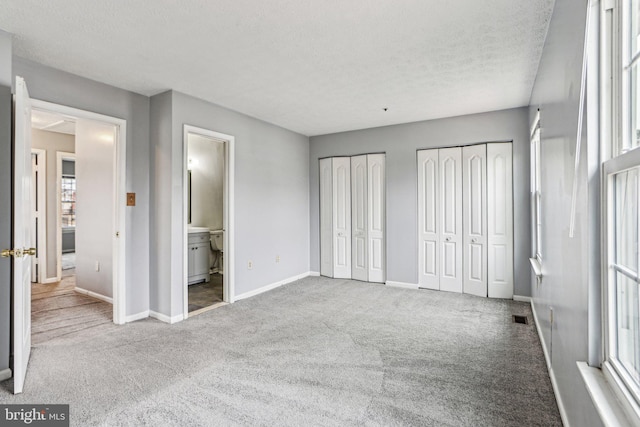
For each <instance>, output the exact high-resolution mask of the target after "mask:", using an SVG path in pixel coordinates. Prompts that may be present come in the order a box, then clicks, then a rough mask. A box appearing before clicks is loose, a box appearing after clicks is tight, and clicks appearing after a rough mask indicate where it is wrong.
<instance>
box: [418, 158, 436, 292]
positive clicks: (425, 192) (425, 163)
mask: <svg viewBox="0 0 640 427" xmlns="http://www.w3.org/2000/svg"><path fill="white" fill-rule="evenodd" d="M438 165H439V162H438V150H437V149H436V150H420V151H418V242H419V243H418V264H419V271H418V286H419V287H421V288H427V289H440V263H439V262H440V256H439V255H440V251H439V248H440V235H439V227H438V225H439V220H438V205H439V197H438V196H439V187H438Z"/></svg>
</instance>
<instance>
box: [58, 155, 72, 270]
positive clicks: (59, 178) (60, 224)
mask: <svg viewBox="0 0 640 427" xmlns="http://www.w3.org/2000/svg"><path fill="white" fill-rule="evenodd" d="M63 160H73V161H74V162H75V160H76V153H69V152H67V151H58V152H56V280H57V281H60V280H62V161H63Z"/></svg>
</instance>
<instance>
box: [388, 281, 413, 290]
mask: <svg viewBox="0 0 640 427" xmlns="http://www.w3.org/2000/svg"><path fill="white" fill-rule="evenodd" d="M385 285H387V286H392V287H394V288H404V289H420V287H419V286H418V284H417V283H406V282H394V281H392V280H387V281H386V282H385Z"/></svg>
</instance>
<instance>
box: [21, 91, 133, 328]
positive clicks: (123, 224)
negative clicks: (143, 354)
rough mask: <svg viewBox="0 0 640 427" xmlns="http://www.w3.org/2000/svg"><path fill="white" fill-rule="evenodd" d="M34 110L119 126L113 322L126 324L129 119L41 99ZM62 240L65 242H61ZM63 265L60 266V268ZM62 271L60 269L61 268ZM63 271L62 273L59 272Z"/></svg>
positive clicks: (115, 191)
mask: <svg viewBox="0 0 640 427" xmlns="http://www.w3.org/2000/svg"><path fill="white" fill-rule="evenodd" d="M32 105H33V109H34V110H40V111H46V112H49V113H54V114H59V115H62V116H67V117H69V118H71V119H87V120H95V121H99V122H103V123H108V124H112V125H114V126H115V127H116V138H115V141H114V148H115V150H114V179H115V185H114V193H113V195H112V197H113V200H114V204H113V210H114V211H113V218H114V223H113V238H112V243H113V244H112V258H113V273H112V275H113V323H115V324H118V325H122V324H124V323H125V322H126V290H127V282H126V280H127V279H126V260H127V247H126V241H127V233H126V231H127V217H126V206H127V193H126V172H127V121H126V120H124V119H119V118H116V117H111V116H106V115H103V114H98V113H93V112H90V111H85V110H80V109H77V108H73V107H67V106H64V105H59V104H54V103H51V102H47V101H41V100H37V99H33V100H32ZM58 205H59V204H58ZM60 243H61V242H60ZM58 268H60V267H58ZM58 271H60V270H58ZM59 274H60V273H59Z"/></svg>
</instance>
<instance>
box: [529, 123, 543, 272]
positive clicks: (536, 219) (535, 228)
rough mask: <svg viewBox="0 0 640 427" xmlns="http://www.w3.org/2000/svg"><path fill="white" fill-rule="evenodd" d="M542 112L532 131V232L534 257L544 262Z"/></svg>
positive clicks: (539, 262)
mask: <svg viewBox="0 0 640 427" xmlns="http://www.w3.org/2000/svg"><path fill="white" fill-rule="evenodd" d="M540 167H541V165H540V113H539V112H538V114H537V115H536V119H535V120H534V125H533V130H532V132H531V233H532V240H533V258H532V259H535V260H537V261H538V265H540V264H541V263H542V242H541V240H542V230H541V220H540V216H541V206H540V205H541V194H540Z"/></svg>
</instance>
